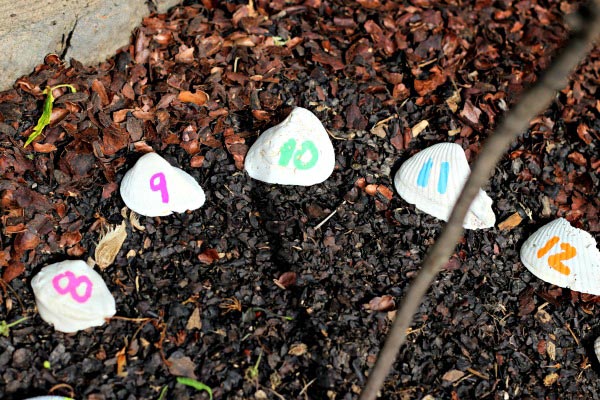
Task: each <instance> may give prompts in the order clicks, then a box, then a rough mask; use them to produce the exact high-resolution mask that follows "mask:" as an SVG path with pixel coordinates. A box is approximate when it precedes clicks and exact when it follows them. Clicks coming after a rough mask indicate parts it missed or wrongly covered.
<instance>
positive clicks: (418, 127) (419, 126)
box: [410, 119, 429, 137]
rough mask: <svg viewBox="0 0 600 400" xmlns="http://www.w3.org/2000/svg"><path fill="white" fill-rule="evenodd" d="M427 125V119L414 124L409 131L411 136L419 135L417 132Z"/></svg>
mask: <svg viewBox="0 0 600 400" xmlns="http://www.w3.org/2000/svg"><path fill="white" fill-rule="evenodd" d="M428 126H429V121H427V120H426V119H424V120H423V121H421V122H419V123H418V124H416V125H415V126H413V127H412V128H411V130H410V131H411V133H412V136H413V137H417V136H419V133H421V132H423V130H424V129H425V128H427V127H428Z"/></svg>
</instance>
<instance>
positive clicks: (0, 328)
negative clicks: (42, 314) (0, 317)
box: [0, 317, 29, 337]
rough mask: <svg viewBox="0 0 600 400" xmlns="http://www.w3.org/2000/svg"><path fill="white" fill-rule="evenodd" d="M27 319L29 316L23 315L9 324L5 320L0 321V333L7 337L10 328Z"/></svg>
mask: <svg viewBox="0 0 600 400" xmlns="http://www.w3.org/2000/svg"><path fill="white" fill-rule="evenodd" d="M27 319H29V317H23V318H21V319H18V320H16V321H13V322H11V323H10V324H7V323H6V321H0V335H2V336H6V337H8V334H9V333H10V328H12V327H13V326H15V325H18V324H20V323H21V322H23V321H25V320H27Z"/></svg>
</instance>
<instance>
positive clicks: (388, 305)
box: [365, 294, 396, 311]
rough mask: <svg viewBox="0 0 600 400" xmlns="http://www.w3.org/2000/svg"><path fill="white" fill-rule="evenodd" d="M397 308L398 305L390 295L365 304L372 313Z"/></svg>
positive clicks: (375, 298)
mask: <svg viewBox="0 0 600 400" xmlns="http://www.w3.org/2000/svg"><path fill="white" fill-rule="evenodd" d="M395 307H396V303H395V302H394V298H393V297H392V296H390V295H389V294H386V295H383V296H381V297H374V298H373V299H371V301H369V303H368V304H365V308H366V309H367V310H371V311H389V310H392V309H394V308H395Z"/></svg>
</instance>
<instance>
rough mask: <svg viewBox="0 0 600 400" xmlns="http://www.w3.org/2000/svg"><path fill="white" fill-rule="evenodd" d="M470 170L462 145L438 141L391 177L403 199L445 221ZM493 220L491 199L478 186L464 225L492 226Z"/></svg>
mask: <svg viewBox="0 0 600 400" xmlns="http://www.w3.org/2000/svg"><path fill="white" fill-rule="evenodd" d="M470 173H471V169H470V168H469V164H468V163H467V157H466V156H465V152H464V151H463V149H462V147H460V146H459V145H457V144H455V143H438V144H435V145H433V146H430V147H428V148H426V149H425V150H422V151H420V152H419V153H417V154H415V155H414V156H412V157H411V158H409V159H408V160H407V161H406V162H404V164H402V166H401V167H400V169H399V170H398V172H397V173H396V176H395V177H394V186H395V187H396V190H397V191H398V193H399V194H400V196H401V197H402V198H403V199H404V200H406V201H407V202H409V203H411V204H414V205H415V207H417V208H418V209H419V210H421V211H424V212H426V213H427V214H430V215H433V216H434V217H436V218H439V219H442V220H444V221H448V218H449V217H450V213H451V212H452V208H453V207H454V203H456V200H457V199H458V196H459V195H460V192H461V191H462V188H463V186H464V185H465V182H466V181H467V178H468V177H469V174H470ZM495 222H496V216H495V215H494V211H493V210H492V199H490V198H489V196H488V195H487V194H486V193H485V192H484V191H483V190H481V189H480V190H479V193H478V194H477V196H476V197H475V199H474V200H473V202H472V203H471V207H470V208H469V211H468V212H467V215H466V216H465V219H464V221H463V227H465V228H466V229H483V228H491V227H492V226H494V223H495Z"/></svg>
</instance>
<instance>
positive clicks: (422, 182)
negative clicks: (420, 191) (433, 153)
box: [417, 158, 450, 194]
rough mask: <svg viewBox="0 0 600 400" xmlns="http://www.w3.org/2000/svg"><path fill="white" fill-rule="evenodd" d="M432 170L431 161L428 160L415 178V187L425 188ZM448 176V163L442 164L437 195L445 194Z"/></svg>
mask: <svg viewBox="0 0 600 400" xmlns="http://www.w3.org/2000/svg"><path fill="white" fill-rule="evenodd" d="M432 168H433V160H432V159H431V158H430V159H428V160H427V161H426V162H425V164H423V166H422V167H421V170H420V171H419V176H417V186H419V187H427V184H428V183H429V176H430V175H431V169H432ZM449 174H450V163H449V162H448V161H444V162H442V164H441V165H440V178H439V180H438V185H437V191H438V193H439V194H445V193H446V190H447V189H448V175H449Z"/></svg>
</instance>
